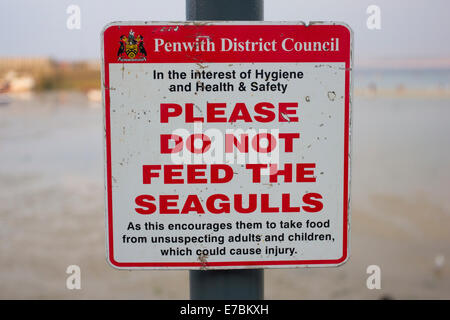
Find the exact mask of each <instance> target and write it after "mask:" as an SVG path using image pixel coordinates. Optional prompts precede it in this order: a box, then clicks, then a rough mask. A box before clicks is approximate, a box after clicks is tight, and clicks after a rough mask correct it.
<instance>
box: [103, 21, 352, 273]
mask: <svg viewBox="0 0 450 320" xmlns="http://www.w3.org/2000/svg"><path fill="white" fill-rule="evenodd" d="M177 26H178V30H181V31H183V30H184V29H186V32H187V33H188V34H189V33H191V34H192V32H195V34H200V33H205V34H209V32H210V31H212V32H213V33H214V34H216V33H217V30H220V31H221V34H223V33H224V32H225V31H224V29H231V30H232V31H238V32H239V33H238V34H233V36H234V37H236V36H237V37H239V36H242V35H243V34H248V32H249V33H253V34H254V35H258V37H260V35H261V34H264V35H265V34H267V33H271V34H272V35H273V34H274V31H275V33H276V34H278V35H280V34H281V35H283V33H282V32H283V31H285V33H287V34H293V35H294V36H298V35H302V39H303V40H304V39H305V38H308V37H305V34H307V33H306V31H307V32H308V33H311V34H313V36H319V37H322V38H323V37H325V36H326V37H327V38H330V34H331V36H333V35H334V36H339V37H341V38H340V40H343V41H341V43H340V46H341V48H342V50H341V51H342V52H340V53H339V54H334V55H332V54H330V53H321V56H320V57H318V56H319V55H318V54H305V55H302V56H299V55H298V54H297V55H295V56H293V55H292V54H289V55H280V54H279V53H278V54H277V55H274V54H269V53H266V54H260V55H259V56H258V58H257V59H253V61H250V60H249V59H252V57H251V56H249V55H248V54H244V55H241V56H240V58H238V59H239V60H238V61H239V62H247V61H248V62H321V63H328V62H345V66H346V71H345V135H344V136H345V137H344V139H345V141H344V181H343V183H344V199H343V219H344V221H343V250H342V252H343V253H342V257H341V258H339V259H334V260H280V261H231V262H230V261H227V262H207V263H201V262H189V263H185V262H118V261H116V260H115V259H114V240H113V239H114V238H113V223H112V221H113V209H112V179H111V177H112V169H111V124H110V95H109V90H108V89H109V63H117V62H118V61H117V58H116V57H115V51H116V48H115V47H114V45H116V46H117V43H118V41H117V39H118V37H117V35H118V34H121V33H123V32H124V29H126V30H129V29H130V28H133V30H136V29H137V30H138V31H141V32H144V30H145V29H147V30H146V31H145V33H146V34H154V33H155V32H157V31H160V30H162V29H163V28H167V29H169V30H170V28H171V27H172V28H174V27H177ZM218 28H219V29H218ZM330 28H331V30H330ZM120 29H122V30H120ZM208 29H209V30H208ZM282 29H284V30H282ZM246 31H247V32H246ZM172 34H173V33H172ZM182 36H186V33H185V32H184V33H183V34H182ZM191 37H192V35H191ZM146 38H147V39H148V38H149V37H146ZM309 38H310V37H309ZM102 41H103V48H104V52H103V53H102V54H103V59H104V65H103V68H104V69H103V70H104V103H105V106H104V115H105V133H106V135H105V140H106V143H105V147H106V180H107V204H108V211H107V217H108V219H107V225H108V229H107V232H108V234H107V235H108V261H109V262H110V263H111V264H112V265H113V266H115V267H118V268H145V267H149V268H152V267H153V268H157V267H167V268H171V267H172V268H182V267H190V268H199V269H200V268H205V267H227V266H229V267H251V266H255V267H256V266H270V265H272V266H290V265H324V266H326V265H337V264H341V263H344V262H345V261H346V260H347V257H348V200H349V197H348V192H349V157H348V156H349V135H350V70H351V67H352V66H351V47H352V43H351V42H352V35H351V30H350V29H349V28H348V27H347V26H345V25H341V24H329V25H326V24H318V25H312V26H304V25H289V24H281V25H275V24H274V25H271V24H263V25H235V24H223V25H217V24H216V25H201V26H195V25H111V26H108V27H107V28H106V29H105V30H104V32H103V38H102ZM316 41H317V40H316ZM147 51H149V50H148V49H147ZM112 52H113V53H114V54H111V53H112ZM324 56H325V57H324ZM253 58H255V56H253ZM163 59H164V61H157V62H158V63H177V62H196V63H197V62H237V61H236V56H235V55H234V56H228V57H226V56H223V55H222V56H220V57H218V58H217V56H214V55H212V56H211V55H210V56H206V55H202V54H198V55H196V56H188V55H184V56H175V57H170V56H169V57H168V56H167V54H166V55H165V56H164V57H163ZM169 59H170V60H169ZM324 59H326V60H324ZM147 62H153V63H154V62H155V61H154V60H150V59H149V61H147ZM131 63H146V62H131Z"/></svg>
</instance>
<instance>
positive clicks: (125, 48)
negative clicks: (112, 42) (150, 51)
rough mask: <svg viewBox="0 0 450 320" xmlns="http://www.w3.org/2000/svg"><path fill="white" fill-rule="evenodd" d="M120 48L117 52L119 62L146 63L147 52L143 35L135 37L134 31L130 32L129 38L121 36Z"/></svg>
mask: <svg viewBox="0 0 450 320" xmlns="http://www.w3.org/2000/svg"><path fill="white" fill-rule="evenodd" d="M119 43H120V47H119V50H118V51H117V56H118V57H119V59H118V60H119V61H145V60H146V57H147V51H145V48H144V37H143V36H142V35H138V36H135V35H134V32H133V30H130V32H129V33H128V37H127V36H126V35H122V36H120V41H119Z"/></svg>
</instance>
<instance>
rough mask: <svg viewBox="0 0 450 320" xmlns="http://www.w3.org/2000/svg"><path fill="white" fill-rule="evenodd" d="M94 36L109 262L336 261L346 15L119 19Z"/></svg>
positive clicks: (345, 109)
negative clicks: (335, 19) (323, 19)
mask: <svg viewBox="0 0 450 320" xmlns="http://www.w3.org/2000/svg"><path fill="white" fill-rule="evenodd" d="M102 46H103V49H102V51H103V64H102V69H103V70H102V84H103V97H104V117H105V120H104V125H105V160H106V169H105V176H106V220H107V232H106V233H107V254H108V261H109V262H110V263H111V265H112V266H114V267H117V268H124V269H133V268H137V269H232V268H282V267H290V268H292V267H304V266H335V265H339V264H342V263H344V262H345V261H346V259H347V257H348V243H349V239H348V238H349V181H350V179H349V177H350V175H349V174H350V163H349V162H350V115H351V111H350V102H351V96H350V88H351V67H352V62H351V50H352V33H351V30H350V29H349V28H348V27H347V26H346V25H343V24H340V23H313V24H310V25H308V26H306V25H304V24H303V23H292V22H290V23H285V22H278V23H276V22H215V23H211V22H182V23H169V22H158V23H153V22H138V23H127V22H120V23H113V24H110V25H108V26H107V27H106V28H105V29H104V31H103V37H102Z"/></svg>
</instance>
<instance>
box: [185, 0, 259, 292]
mask: <svg viewBox="0 0 450 320" xmlns="http://www.w3.org/2000/svg"><path fill="white" fill-rule="evenodd" d="M186 20H188V21H195V20H197V21H201V20H209V21H214V20H229V21H233V20H234V21H261V20H264V0H249V1H241V0H227V1H223V0H214V1H211V0H186ZM189 288H190V296H191V299H192V300H205V299H214V300H226V299H243V300H244V299H248V300H262V299H264V269H241V270H217V271H203V270H201V271H198V270H191V271H189Z"/></svg>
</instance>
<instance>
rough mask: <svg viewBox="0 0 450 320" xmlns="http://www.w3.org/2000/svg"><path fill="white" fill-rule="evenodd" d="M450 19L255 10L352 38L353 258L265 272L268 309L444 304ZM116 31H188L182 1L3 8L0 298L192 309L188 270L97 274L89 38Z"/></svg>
mask: <svg viewBox="0 0 450 320" xmlns="http://www.w3.org/2000/svg"><path fill="white" fill-rule="evenodd" d="M449 11H450V2H448V1H447V0H428V1H425V0H409V1H407V0H396V1H388V0H373V1H372V0H371V1H366V0H341V1H333V0H315V1H307V0H301V1H297V0H265V20H267V21H298V20H301V21H305V22H309V21H320V20H327V21H344V22H346V23H348V24H349V25H350V26H351V27H352V28H353V30H354V36H355V48H354V82H353V83H354V95H353V142H352V148H353V151H352V160H353V167H352V182H351V192H352V206H351V224H352V227H351V257H350V260H349V261H348V262H347V263H346V264H345V265H343V266H341V267H339V268H317V269H285V270H283V269H280V270H266V272H265V297H266V298H267V299H389V298H391V299H417V298H424V299H431V298H433V299H450V42H449V41H448V39H449V38H450V37H449V30H450V19H448V12H449ZM118 20H131V21H133V20H134V21H138V20H153V21H177V20H185V1H184V0H165V1H150V0H146V1H144V0H132V1H115V0H114V1H113V0H108V1H107V0H95V1H87V0H86V1H81V0H71V1H65V0H59V1H52V0H35V1H25V0H2V1H1V2H0V29H1V30H3V40H2V44H1V45H0V298H2V299H19V298H33V299H80V298H83V299H119V298H120V299H188V298H189V287H188V286H189V283H188V272H187V271H118V270H115V269H113V268H111V267H110V266H109V265H108V264H107V263H106V258H105V222H104V204H103V199H104V189H103V186H104V182H103V142H102V128H103V122H102V121H103V120H102V107H101V92H100V32H101V29H102V28H103V26H104V25H105V24H107V23H108V22H111V21H118ZM69 265H78V266H80V268H81V290H68V289H67V288H66V279H67V277H68V274H66V268H67V267H68V266H69ZM370 265H377V266H379V267H380V270H381V289H373V290H370V289H368V287H367V286H366V281H367V278H368V277H369V276H370V274H368V273H367V268H368V267H369V266H370Z"/></svg>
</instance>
